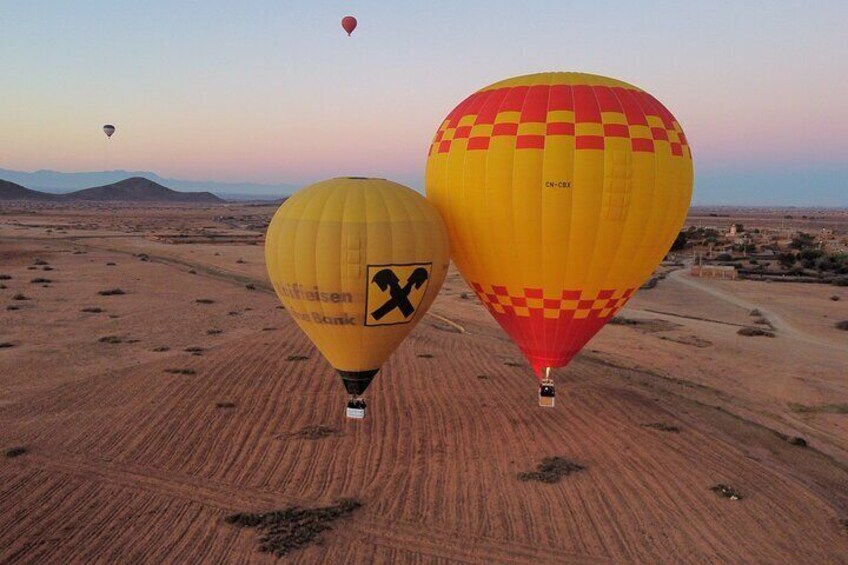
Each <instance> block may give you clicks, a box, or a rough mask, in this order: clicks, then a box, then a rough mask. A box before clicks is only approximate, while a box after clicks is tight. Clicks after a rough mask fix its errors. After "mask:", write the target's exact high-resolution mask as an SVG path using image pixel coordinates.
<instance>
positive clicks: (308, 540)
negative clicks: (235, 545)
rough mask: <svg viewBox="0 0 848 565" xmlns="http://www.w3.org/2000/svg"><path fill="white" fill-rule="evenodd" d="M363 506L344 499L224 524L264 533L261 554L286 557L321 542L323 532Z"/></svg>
mask: <svg viewBox="0 0 848 565" xmlns="http://www.w3.org/2000/svg"><path fill="white" fill-rule="evenodd" d="M361 506H362V503H361V502H359V501H358V500H353V499H341V500H339V501H338V502H337V503H336V504H335V505H333V506H325V507H322V508H300V507H299V506H291V507H289V508H286V509H284V510H277V511H275V512H267V513H264V514H243V513H240V514H233V515H232V516H227V517H226V518H225V519H224V521H225V522H226V523H228V524H231V525H233V526H236V527H238V528H256V529H257V530H259V531H260V532H261V533H262V537H260V538H259V544H260V545H259V551H261V552H263V553H271V554H273V555H274V556H276V557H284V556H286V555H288V554H289V553H291V552H293V551H296V550H298V549H302V548H304V547H306V546H308V545H310V544H312V543H320V542H321V538H320V535H321V533H322V532H325V531H327V530H331V529H332V526H331V525H330V524H331V523H332V522H334V521H335V520H337V519H339V518H343V517H345V516H348V515H349V514H351V513H353V512H354V511H356V510H357V509H358V508H360V507H361Z"/></svg>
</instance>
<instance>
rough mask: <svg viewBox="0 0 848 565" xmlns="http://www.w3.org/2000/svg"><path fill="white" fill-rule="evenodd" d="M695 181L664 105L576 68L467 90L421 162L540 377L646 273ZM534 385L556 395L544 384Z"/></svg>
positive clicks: (481, 291) (469, 260)
mask: <svg viewBox="0 0 848 565" xmlns="http://www.w3.org/2000/svg"><path fill="white" fill-rule="evenodd" d="M692 183H693V170H692V155H691V153H690V150H689V144H688V142H687V140H686V136H685V135H684V134H683V130H682V129H681V127H680V124H679V123H678V122H677V120H676V119H675V118H674V116H672V114H671V113H670V112H669V111H668V110H667V109H666V107H665V106H663V105H662V104H661V103H660V102H659V101H658V100H657V99H656V98H654V97H653V96H651V95H650V94H648V93H647V92H645V91H643V90H641V89H639V88H636V87H635V86H632V85H630V84H627V83H625V82H622V81H619V80H615V79H611V78H606V77H602V76H596V75H590V74H582V73H540V74H533V75H526V76H520V77H516V78H512V79H508V80H505V81H502V82H498V83H495V84H492V85H490V86H487V87H485V88H483V89H481V90H479V91H477V92H475V93H474V94H472V95H471V96H469V97H468V98H466V99H465V100H464V101H462V102H461V103H460V104H459V106H457V107H456V108H455V109H454V110H453V111H452V112H451V113H450V114H448V116H447V118H445V120H444V121H443V122H442V124H441V125H440V126H439V128H438V131H437V132H436V135H435V138H434V139H433V142H432V145H431V146H430V153H429V156H428V159H427V173H426V186H427V197H428V198H429V199H430V200H431V201H432V202H433V203H434V204H435V205H436V207H437V208H438V209H439V211H440V212H441V214H442V216H443V218H445V221H446V224H447V227H448V233H449V236H450V240H451V248H452V253H453V258H454V261H455V262H456V264H457V266H458V267H459V270H460V271H461V273H462V275H463V276H464V277H465V280H466V282H467V283H468V284H469V286H471V288H473V289H474V291H475V292H476V293H477V296H479V297H480V299H481V300H482V301H483V304H485V306H486V308H487V309H488V310H489V312H490V313H491V314H492V315H493V316H494V317H495V319H496V320H497V321H498V323H499V324H500V325H501V326H502V327H503V328H504V330H506V332H507V333H508V334H509V335H510V336H511V337H512V339H513V340H514V341H515V342H516V344H517V345H518V346H519V347H520V348H521V351H522V352H523V353H524V355H525V356H526V357H527V359H528V360H529V362H530V363H531V365H532V366H533V368H534V370H535V371H536V373H537V375H538V376H539V377H540V378H543V377H547V375H548V374H549V372H550V369H551V368H553V367H562V366H564V365H566V364H567V363H568V362H569V361H570V360H571V359H572V358H573V357H574V355H575V354H576V353H577V352H578V351H579V350H580V348H582V347H583V346H584V345H585V344H586V342H587V341H589V339H590V338H591V337H592V336H593V335H595V333H596V332H597V331H598V330H600V329H601V327H602V326H603V325H604V324H605V323H606V322H608V321H609V320H610V319H611V318H612V317H613V316H614V315H615V313H616V312H618V311H619V310H620V309H621V307H622V306H624V304H625V303H626V302H627V301H628V299H630V297H631V296H632V295H633V293H634V292H635V291H636V289H638V288H639V286H641V284H642V283H643V282H644V281H645V280H646V279H647V278H648V277H649V276H650V274H651V273H652V272H653V270H654V269H655V268H656V266H657V265H658V264H659V262H660V261H661V260H662V258H663V257H664V256H665V254H666V252H667V251H668V250H669V248H670V247H671V244H672V243H673V242H674V239H675V236H676V235H677V233H678V232H679V230H680V228H681V227H682V225H683V222H684V220H685V217H686V211H687V210H688V207H689V201H690V198H691V194H692ZM543 385H544V386H543V389H544V391H545V392H546V394H547V395H549V396H550V397H551V400H550V404H552V402H553V401H552V396H553V382H552V381H550V380H547V379H546V380H544V381H543ZM541 401H542V399H541V398H540V403H541Z"/></svg>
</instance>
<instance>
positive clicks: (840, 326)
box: [834, 320, 848, 331]
mask: <svg viewBox="0 0 848 565" xmlns="http://www.w3.org/2000/svg"><path fill="white" fill-rule="evenodd" d="M834 325H835V326H836V329H837V330H843V331H848V320H842V321H841V322H836V324H834Z"/></svg>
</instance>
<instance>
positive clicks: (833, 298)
mask: <svg viewBox="0 0 848 565" xmlns="http://www.w3.org/2000/svg"><path fill="white" fill-rule="evenodd" d="M830 299H831V300H833V301H834V302H839V297H838V296H837V295H835V294H834V295H833V296H831V297H830Z"/></svg>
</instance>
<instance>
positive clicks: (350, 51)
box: [0, 0, 848, 206]
mask: <svg viewBox="0 0 848 565" xmlns="http://www.w3.org/2000/svg"><path fill="white" fill-rule="evenodd" d="M348 14H351V15H354V16H356V17H357V19H358V20H359V27H358V28H357V30H356V31H355V32H354V34H353V36H352V37H347V35H346V34H345V33H344V31H343V30H342V29H341V27H340V23H339V22H340V19H341V17H342V16H344V15H348ZM846 28H848V1H846V0H837V1H832V2H828V1H823V0H819V1H817V0H807V1H803V2H795V1H785V0H770V1H759V0H746V1H745V2H739V1H723V0H710V1H701V2H697V3H696V2H683V1H680V0H677V1H647V0H643V1H639V2H634V1H632V0H622V1H611V0H610V1H604V0H593V1H591V2H588V1H582V2H576V1H565V0H557V1H554V0H551V1H528V0H522V1H518V0H512V1H503V0H466V1H463V0H452V1H441V0H426V1H424V0H422V1H418V2H413V1H402V0H397V1H393V2H386V1H384V0H373V1H366V0H361V1H351V2H340V1H330V0H327V1H317V0H308V1H307V0H303V1H299V2H296V1H289V0H241V1H228V0H146V1H145V2H138V1H136V0H132V1H130V0H84V1H78V2H69V1H60V0H55V1H43V0H28V1H26V2H14V1H7V0H0V168H6V169H16V170H26V171H29V170H36V169H54V170H60V171H92V170H106V169H128V170H150V171H155V172H156V173H158V174H159V175H161V176H164V177H172V178H180V179H187V180H215V181H225V182H239V181H248V182H261V183H273V184H278V183H292V184H298V185H300V184H306V183H310V182H314V181H317V180H321V179H325V178H330V177H334V176H341V175H361V176H379V177H386V178H390V179H392V180H396V181H398V182H402V183H405V184H408V185H410V186H413V187H415V188H418V189H421V188H422V187H423V183H424V166H425V160H426V154H427V149H428V146H429V143H430V140H431V138H432V136H433V134H434V132H435V130H436V128H437V127H438V125H439V123H440V122H441V121H442V119H443V118H444V116H445V115H446V114H447V113H448V112H449V111H450V110H451V109H452V108H453V107H454V106H455V105H456V104H457V103H459V102H460V101H461V100H462V99H463V98H465V97H466V96H468V95H469V94H471V93H472V92H474V91H476V90H478V89H479V88H481V87H483V86H485V85H488V84H490V83H493V82H496V81H498V80H502V79H505V78H508V77H511V76H515V75H521V74H528V73H532V72H539V71H554V70H557V71H581V72H591V73H596V74H602V75H607V76H611V77H615V78H618V79H621V80H624V81H627V82H630V83H632V84H634V85H636V86H639V87H640V88H643V89H645V90H647V91H648V92H650V93H652V94H653V95H654V96H655V97H657V98H658V99H659V100H661V101H662V102H663V103H664V104H665V105H666V106H667V107H668V108H669V109H670V110H671V111H672V113H674V115H675V116H676V117H677V119H678V120H679V122H680V123H681V125H682V126H683V128H684V131H685V132H686V135H687V138H688V140H689V142H690V144H691V147H692V152H693V157H694V160H695V170H696V181H695V194H694V199H693V202H694V203H695V204H750V205H797V206H848V103H847V102H846V100H848V40H846V32H845V29H846ZM104 123H113V124H115V125H116V126H117V128H118V132H117V133H116V134H115V137H114V138H113V139H112V140H111V141H109V142H106V140H105V137H104V136H103V133H102V131H101V129H100V128H101V126H102V125H103V124H104Z"/></svg>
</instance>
